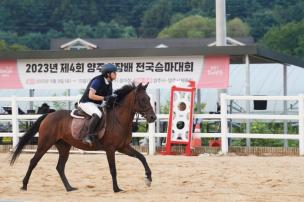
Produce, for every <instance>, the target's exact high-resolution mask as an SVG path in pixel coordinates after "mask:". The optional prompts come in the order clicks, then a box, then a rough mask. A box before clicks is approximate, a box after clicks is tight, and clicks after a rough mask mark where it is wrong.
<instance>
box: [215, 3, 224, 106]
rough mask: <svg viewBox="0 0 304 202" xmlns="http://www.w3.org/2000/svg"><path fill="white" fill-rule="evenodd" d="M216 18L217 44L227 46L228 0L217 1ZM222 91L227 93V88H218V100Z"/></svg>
mask: <svg viewBox="0 0 304 202" xmlns="http://www.w3.org/2000/svg"><path fill="white" fill-rule="evenodd" d="M215 18H216V27H215V28H216V42H215V44H216V46H226V45H227V42H226V35H227V34H226V0H216V1H215ZM222 93H227V90H226V89H218V99H217V100H218V102H220V97H221V94H222Z"/></svg>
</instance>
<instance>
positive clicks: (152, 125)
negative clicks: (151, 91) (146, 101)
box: [148, 95, 155, 155]
mask: <svg viewBox="0 0 304 202" xmlns="http://www.w3.org/2000/svg"><path fill="white" fill-rule="evenodd" d="M149 96H150V99H151V100H150V102H151V105H152V107H153V110H154V112H155V100H154V96H153V95H149ZM148 134H149V152H148V153H149V155H154V154H155V137H154V134H155V122H153V123H149V130H148Z"/></svg>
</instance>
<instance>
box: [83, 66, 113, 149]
mask: <svg viewBox="0 0 304 202" xmlns="http://www.w3.org/2000/svg"><path fill="white" fill-rule="evenodd" d="M116 72H117V67H116V66H115V65H113V64H111V63H108V64H104V65H103V67H102V74H101V75H99V76H96V77H94V78H93V79H92V80H91V81H90V82H89V84H88V86H87V88H86V90H85V91H84V94H83V95H82V97H81V99H80V101H79V104H78V106H79V107H80V108H81V109H82V110H83V111H84V112H86V113H87V114H89V115H91V116H92V117H91V119H90V122H89V134H88V135H86V136H85V137H84V138H83V140H82V141H83V142H84V143H86V144H89V145H92V138H95V135H96V133H95V132H96V128H97V126H98V123H99V122H100V120H101V116H102V113H101V111H100V110H99V109H98V105H100V104H102V103H103V101H108V100H110V99H113V98H115V97H116V95H113V94H112V93H113V89H112V81H113V80H115V79H116Z"/></svg>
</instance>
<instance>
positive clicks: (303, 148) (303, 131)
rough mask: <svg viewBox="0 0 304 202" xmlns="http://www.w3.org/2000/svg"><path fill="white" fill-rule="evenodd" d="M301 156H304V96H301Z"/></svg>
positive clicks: (299, 99)
mask: <svg viewBox="0 0 304 202" xmlns="http://www.w3.org/2000/svg"><path fill="white" fill-rule="evenodd" d="M298 101H299V154H300V155H301V156H302V155H304V96H303V95H299V98H298Z"/></svg>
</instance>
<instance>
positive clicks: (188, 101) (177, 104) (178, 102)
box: [164, 81, 195, 156]
mask: <svg viewBox="0 0 304 202" xmlns="http://www.w3.org/2000/svg"><path fill="white" fill-rule="evenodd" d="M194 93H195V82H194V81H189V83H188V85H187V86H176V85H174V86H172V87H171V94H170V113H169V121H168V132H167V140H166V151H165V153H164V154H168V155H169V154H172V153H171V146H172V144H181V145H185V146H186V149H185V154H186V155H189V156H190V155H191V148H190V143H191V137H192V122H193V103H194Z"/></svg>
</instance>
